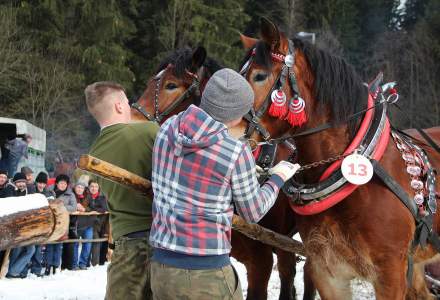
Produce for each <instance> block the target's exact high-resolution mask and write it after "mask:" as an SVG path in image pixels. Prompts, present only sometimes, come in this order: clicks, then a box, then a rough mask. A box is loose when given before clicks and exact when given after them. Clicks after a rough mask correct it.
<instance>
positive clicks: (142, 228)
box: [85, 82, 159, 299]
mask: <svg viewBox="0 0 440 300" xmlns="http://www.w3.org/2000/svg"><path fill="white" fill-rule="evenodd" d="M85 97H86V103H87V108H88V110H89V112H90V113H91V114H92V115H93V117H94V118H95V119H96V121H97V122H98V123H99V125H100V127H101V133H100V135H99V136H98V138H97V139H96V141H95V142H94V144H93V145H92V147H91V148H90V151H89V152H90V154H91V155H93V156H95V157H97V158H100V159H102V160H104V161H107V162H110V163H112V164H115V165H117V166H119V167H121V168H123V169H126V170H128V171H130V172H133V173H135V174H137V175H139V176H142V177H144V178H150V177H151V161H152V151H153V145H154V140H155V137H156V133H157V131H158V129H159V126H158V125H157V124H156V123H153V122H143V123H130V120H131V115H130V105H129V102H128V99H127V96H126V95H125V91H124V88H123V87H122V86H121V85H119V84H117V83H114V82H95V83H93V84H91V85H89V86H88V87H87V88H86V89H85ZM98 182H99V185H100V186H101V187H102V191H103V192H104V194H105V195H106V196H107V198H108V207H109V211H110V230H111V232H110V233H111V237H112V239H113V241H114V251H113V255H112V260H111V263H110V265H109V267H108V270H107V290H106V299H152V295H151V289H150V257H151V249H150V246H149V245H148V236H149V234H150V227H151V221H152V212H151V207H152V205H151V203H152V199H151V198H150V197H149V196H146V195H144V194H142V193H140V192H138V191H135V190H133V189H130V188H127V187H124V186H122V185H118V184H115V183H112V182H110V181H108V180H104V179H102V178H98ZM110 245H112V244H110ZM110 247H111V246H110ZM111 248H112V247H111Z"/></svg>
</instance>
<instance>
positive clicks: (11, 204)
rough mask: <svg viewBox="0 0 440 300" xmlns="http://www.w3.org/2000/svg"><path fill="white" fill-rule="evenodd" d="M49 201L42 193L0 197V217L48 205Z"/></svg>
mask: <svg viewBox="0 0 440 300" xmlns="http://www.w3.org/2000/svg"><path fill="white" fill-rule="evenodd" d="M48 205H49V202H48V201H47V199H46V197H45V196H44V195H42V194H31V195H26V196H21V197H8V198H0V217H3V216H7V215H11V214H15V213H18V212H20V211H26V210H30V209H37V208H41V207H45V206H48Z"/></svg>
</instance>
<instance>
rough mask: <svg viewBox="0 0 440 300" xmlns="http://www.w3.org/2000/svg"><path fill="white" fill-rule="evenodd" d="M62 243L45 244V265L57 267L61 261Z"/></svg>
mask: <svg viewBox="0 0 440 300" xmlns="http://www.w3.org/2000/svg"><path fill="white" fill-rule="evenodd" d="M62 249H63V244H49V245H46V265H47V266H54V267H57V268H58V267H59V266H60V263H61V250H62Z"/></svg>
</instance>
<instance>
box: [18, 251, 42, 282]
mask: <svg viewBox="0 0 440 300" xmlns="http://www.w3.org/2000/svg"><path fill="white" fill-rule="evenodd" d="M41 250H42V246H41V245H36V246H35V252H34V255H32V258H31V262H30V264H28V265H27V266H26V267H25V268H24V270H23V271H22V272H21V274H22V275H24V276H27V275H28V272H29V269H30V270H31V273H32V274H35V275H40V274H41V270H42V269H43V253H42V251H41Z"/></svg>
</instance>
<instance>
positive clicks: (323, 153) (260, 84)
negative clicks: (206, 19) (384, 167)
mask: <svg viewBox="0 0 440 300" xmlns="http://www.w3.org/2000/svg"><path fill="white" fill-rule="evenodd" d="M260 36H261V37H260V39H254V38H251V37H247V36H244V35H241V41H242V44H243V46H244V47H245V48H247V49H248V52H247V55H246V57H245V58H244V60H243V64H242V66H241V73H242V74H243V76H245V77H246V79H247V80H248V82H249V83H250V85H251V86H252V89H253V90H254V93H255V98H254V107H253V108H254V121H249V119H250V118H248V119H247V120H248V122H247V124H246V122H243V123H242V124H241V126H242V127H243V126H246V128H247V138H251V139H255V140H256V141H262V140H269V141H270V140H271V139H276V138H279V137H281V136H285V135H293V134H300V133H301V132H306V131H307V130H311V129H313V128H319V126H321V125H323V124H327V123H331V124H332V126H331V127H330V128H326V130H320V131H317V132H315V133H313V134H311V135H307V136H303V137H298V138H296V139H295V141H296V142H297V144H298V150H299V155H300V157H301V160H302V162H303V163H308V162H311V161H316V160H320V159H323V158H328V157H329V156H330V155H334V154H335V153H339V152H342V151H343V150H344V147H346V146H347V143H348V140H349V138H350V136H351V134H352V131H354V130H353V128H354V127H356V125H357V124H358V122H356V121H355V122H353V124H354V125H353V126H352V127H353V128H352V127H350V126H348V125H349V124H348V123H347V122H345V121H346V118H347V116H349V115H352V114H354V113H356V112H358V111H360V110H362V109H363V108H365V106H366V103H367V96H368V93H367V87H366V86H365V85H364V84H363V83H362V80H361V79H360V78H359V76H358V75H357V74H356V72H355V71H354V69H353V68H352V67H351V66H350V65H349V64H347V63H346V62H345V61H344V60H343V59H342V58H340V57H335V56H333V55H331V54H330V53H328V52H326V51H325V50H322V49H319V48H317V47H316V46H314V45H312V44H310V43H308V42H306V41H302V40H300V39H297V38H294V39H288V38H287V37H286V36H285V35H284V34H283V33H282V32H280V31H279V29H278V27H277V26H276V25H274V24H273V23H272V22H270V21H269V20H267V19H262V20H261V26H260ZM253 123H254V124H253ZM252 125H254V126H252ZM257 125H258V126H260V127H262V128H264V130H263V131H266V137H264V134H263V133H262V132H261V131H258V130H253V131H252V132H250V130H249V128H250V127H251V129H252V127H253V128H255V127H257ZM301 148H303V151H301V150H302V149H301Z"/></svg>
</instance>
